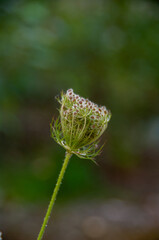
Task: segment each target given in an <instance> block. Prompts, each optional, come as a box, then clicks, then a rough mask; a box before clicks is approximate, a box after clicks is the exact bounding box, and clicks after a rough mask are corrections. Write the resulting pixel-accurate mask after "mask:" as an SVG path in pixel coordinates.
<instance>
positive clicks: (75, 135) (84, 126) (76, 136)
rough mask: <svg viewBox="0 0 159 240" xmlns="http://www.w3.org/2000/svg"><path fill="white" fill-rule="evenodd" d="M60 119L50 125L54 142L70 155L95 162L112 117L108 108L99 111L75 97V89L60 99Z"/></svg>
mask: <svg viewBox="0 0 159 240" xmlns="http://www.w3.org/2000/svg"><path fill="white" fill-rule="evenodd" d="M58 101H59V103H60V105H61V107H60V118H58V119H57V120H56V121H53V123H52V124H51V135H52V137H53V138H54V140H55V141H56V142H57V143H58V144H60V145H61V146H62V147H64V148H65V149H66V150H67V151H68V152H70V153H73V154H76V155H77V156H78V157H80V158H87V159H94V157H95V156H96V155H97V154H99V152H100V150H101V149H99V150H97V145H98V142H99V138H100V136H101V135H102V134H103V132H104V131H105V129H106V128H107V125H108V122H109V120H110V117H111V113H110V111H108V110H107V109H106V107H104V106H101V107H99V106H98V105H97V104H95V103H93V102H91V101H90V100H88V99H85V98H83V97H80V96H79V95H77V94H75V93H74V92H73V90H72V89H69V90H67V92H66V93H62V94H61V99H58Z"/></svg>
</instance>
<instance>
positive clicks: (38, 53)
mask: <svg viewBox="0 0 159 240" xmlns="http://www.w3.org/2000/svg"><path fill="white" fill-rule="evenodd" d="M68 88H73V89H74V91H75V93H78V94H80V95H82V96H84V97H86V98H87V97H88V98H90V100H92V101H94V102H96V103H98V104H101V105H106V106H107V108H108V109H110V110H111V112H112V119H111V121H110V124H109V127H108V129H107V132H106V133H105V134H104V136H103V138H102V142H106V144H105V147H104V150H103V152H102V154H101V155H100V156H99V157H98V158H97V161H98V164H99V166H96V165H95V164H93V163H92V162H90V161H88V160H81V159H78V158H77V157H73V158H72V159H71V162H70V164H69V168H68V169H67V173H66V175H65V180H64V182H63V185H62V187H61V191H60V193H59V196H58V199H57V200H58V201H57V202H56V206H55V208H54V213H53V216H52V218H51V219H50V223H49V225H48V229H47V233H46V236H45V239H48V240H51V239H56V240H63V239H65V240H67V239H69V240H87V239H99V240H105V239H107V240H120V239H122V240H125V239H126V240H131V239H132V240H136V239H138V240H158V239H159V230H158V229H159V2H158V1H148V0H147V1H146V0H145V1H139V0H138V1H130V0H129V1H128V0H121V1H118V0H116V1H112V0H105V1H104V0H78V1H74V0H66V1H62V0H56V1H55V0H54V1H49V0H47V1H25V0H23V1H20V0H19V1H17V0H3V1H2V0H1V1H0V231H2V232H3V236H4V240H5V239H7V240H25V239H27V240H31V239H36V236H37V233H38V230H39V229H40V225H41V223H42V219H43V216H44V213H45V210H46V207H47V204H48V202H49V199H50V196H51V193H52V190H53V186H54V184H55V181H56V178H57V176H58V173H59V171H60V167H61V164H62V160H63V158H64V154H65V153H64V150H63V149H62V148H61V147H60V146H58V145H57V144H56V143H55V142H54V141H53V140H52V139H51V138H50V132H49V123H50V122H51V118H52V116H57V114H58V111H57V108H58V107H59V106H58V103H57V102H56V100H55V96H56V95H58V94H59V93H60V92H61V90H64V91H65V90H67V89H68Z"/></svg>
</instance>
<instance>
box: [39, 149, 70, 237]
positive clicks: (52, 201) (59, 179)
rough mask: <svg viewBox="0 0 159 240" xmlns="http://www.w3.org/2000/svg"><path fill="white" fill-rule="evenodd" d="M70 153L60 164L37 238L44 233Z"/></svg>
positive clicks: (67, 153)
mask: <svg viewBox="0 0 159 240" xmlns="http://www.w3.org/2000/svg"><path fill="white" fill-rule="evenodd" d="M71 155H72V154H71V153H70V152H66V157H65V160H64V163H63V165H62V168H61V172H60V174H59V177H58V179H57V183H56V186H55V188H54V191H53V194H52V197H51V201H50V203H49V206H48V209H47V212H46V215H45V218H44V221H43V224H42V227H41V229H40V232H39V235H38V238H37V240H41V239H42V237H43V235H44V232H45V228H46V227H47V223H48V221H49V218H50V215H51V211H52V208H53V206H54V203H55V200H56V196H57V193H58V191H59V188H60V185H61V182H62V179H63V176H64V173H65V170H66V168H67V165H68V162H69V159H70V158H71Z"/></svg>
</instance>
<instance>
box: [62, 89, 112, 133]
mask: <svg viewBox="0 0 159 240" xmlns="http://www.w3.org/2000/svg"><path fill="white" fill-rule="evenodd" d="M65 96H66V99H67V101H66V104H64V111H63V116H64V118H65V119H66V120H68V121H71V120H72V117H74V118H76V117H77V118H83V117H87V120H89V122H90V128H91V129H96V130H98V133H99V131H101V130H102V128H103V125H106V124H107V122H109V120H110V117H111V114H110V112H109V111H108V110H107V109H106V107H105V106H100V107H99V106H98V105H97V104H95V103H93V102H91V101H90V100H89V99H85V98H83V97H80V96H79V95H77V94H75V93H74V92H73V89H69V90H67V92H66V94H65Z"/></svg>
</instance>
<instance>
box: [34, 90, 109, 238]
mask: <svg viewBox="0 0 159 240" xmlns="http://www.w3.org/2000/svg"><path fill="white" fill-rule="evenodd" d="M58 101H59V103H60V105H61V106H60V109H59V112H60V116H59V117H58V119H57V120H53V122H52V124H51V136H52V137H53V139H54V140H55V141H56V142H57V143H58V144H60V145H61V146H62V147H64V148H65V149H66V156H65V160H64V163H63V166H62V169H61V172H60V175H59V177H58V179H57V183H56V186H55V188H54V191H53V194H52V198H51V201H50V204H49V206H48V210H47V212H46V215H45V218H44V221H43V224H42V227H41V230H40V233H39V235H38V238H37V240H41V239H42V237H43V234H44V231H45V228H46V226H47V223H48V220H49V217H50V214H51V211H52V208H53V205H54V203H55V199H56V196H57V193H58V190H59V188H60V184H61V182H62V179H63V176H64V173H65V170H66V168H67V165H68V162H69V159H70V158H71V156H72V154H75V155H77V156H78V157H80V158H87V159H91V160H93V161H94V157H95V156H96V155H97V154H99V153H100V151H101V148H99V149H97V148H98V143H99V138H100V136H101V135H102V134H103V132H104V131H105V129H106V128H107V125H108V122H109V120H110V118H111V113H110V111H108V110H107V109H106V107H104V106H101V107H99V106H98V105H97V104H95V103H93V102H91V101H90V100H88V99H85V98H83V97H80V96H79V95H77V94H75V93H74V92H73V90H72V89H69V90H67V92H66V93H62V94H61V98H60V99H58Z"/></svg>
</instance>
